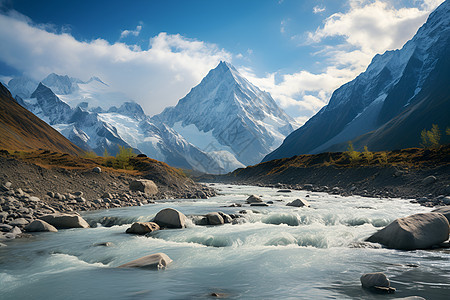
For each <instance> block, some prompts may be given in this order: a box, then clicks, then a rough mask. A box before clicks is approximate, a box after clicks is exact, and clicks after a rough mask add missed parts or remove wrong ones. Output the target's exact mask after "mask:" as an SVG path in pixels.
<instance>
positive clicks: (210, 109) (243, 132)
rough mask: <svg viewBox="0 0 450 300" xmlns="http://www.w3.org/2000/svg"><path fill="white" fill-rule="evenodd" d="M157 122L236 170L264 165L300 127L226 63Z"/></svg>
mask: <svg viewBox="0 0 450 300" xmlns="http://www.w3.org/2000/svg"><path fill="white" fill-rule="evenodd" d="M152 120H155V121H157V122H161V123H165V124H167V125H168V126H169V127H172V128H173V129H174V130H175V131H177V132H178V133H179V134H181V135H182V136H183V137H184V138H185V139H186V140H187V141H189V142H190V143H192V144H193V145H195V146H197V147H198V148H200V149H201V150H203V151H204V152H208V153H210V154H211V155H213V156H215V157H216V158H218V159H219V158H220V159H221V160H223V159H226V160H227V161H228V163H233V164H235V167H242V166H244V165H250V164H255V163H257V162H259V161H260V160H261V159H262V158H263V157H264V155H266V154H267V153H269V152H270V151H272V150H274V149H275V148H276V147H278V146H279V145H280V144H281V142H282V141H283V139H284V138H285V137H286V136H287V135H288V134H289V133H291V132H292V131H293V127H292V125H293V124H295V122H294V121H293V120H292V119H291V118H290V117H289V116H288V115H286V113H284V111H282V110H281V109H280V108H279V107H278V105H277V104H276V103H275V101H274V100H273V99H272V97H271V96H270V94H268V93H266V92H264V91H261V90H260V89H259V88H257V87H256V86H254V85H253V84H251V83H250V82H249V81H248V80H247V79H245V78H244V77H243V76H242V75H241V74H240V73H239V72H238V71H237V70H236V69H235V68H234V67H233V66H232V65H231V64H229V63H226V62H221V63H220V64H219V65H218V66H217V67H216V68H215V69H213V70H211V71H210V72H209V73H208V75H207V76H206V77H205V78H204V79H203V80H202V81H201V83H200V84H199V85H197V86H196V87H194V88H193V89H192V90H191V91H190V92H189V94H187V95H186V96H185V97H184V98H183V99H181V100H180V101H179V102H178V104H177V105H176V106H175V107H170V108H166V109H165V110H164V111H163V112H162V113H161V114H159V115H156V116H154V117H153V118H152ZM224 163H226V162H224Z"/></svg>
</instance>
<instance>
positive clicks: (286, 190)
mask: <svg viewBox="0 0 450 300" xmlns="http://www.w3.org/2000/svg"><path fill="white" fill-rule="evenodd" d="M290 192H292V191H291V190H288V189H282V190H278V191H277V193H290Z"/></svg>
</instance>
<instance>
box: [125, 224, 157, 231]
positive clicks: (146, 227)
mask: <svg viewBox="0 0 450 300" xmlns="http://www.w3.org/2000/svg"><path fill="white" fill-rule="evenodd" d="M156 230H159V225H158V224H156V223H154V222H134V223H133V225H131V227H130V228H128V229H127V231H126V233H131V234H146V233H149V232H153V231H156Z"/></svg>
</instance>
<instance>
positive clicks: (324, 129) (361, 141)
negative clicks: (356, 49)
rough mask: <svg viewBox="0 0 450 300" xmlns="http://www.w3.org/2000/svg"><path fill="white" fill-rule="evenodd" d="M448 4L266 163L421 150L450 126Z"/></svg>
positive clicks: (334, 97) (348, 86)
mask: <svg viewBox="0 0 450 300" xmlns="http://www.w3.org/2000/svg"><path fill="white" fill-rule="evenodd" d="M449 49H450V2H449V1H446V2H444V3H442V4H441V5H440V6H439V7H438V8H437V9H436V10H435V11H434V12H433V13H431V14H430V16H429V18H428V20H427V22H426V23H425V24H424V25H423V26H422V27H421V28H420V29H419V30H418V31H417V33H416V35H415V36H414V37H413V38H412V39H411V40H410V41H408V42H407V43H406V44H405V45H404V46H403V47H402V49H400V50H395V51H387V52H385V53H384V54H382V55H376V56H375V57H374V58H373V60H372V62H371V63H370V65H369V66H368V68H367V70H366V71H365V72H363V73H362V74H360V75H359V76H358V77H356V78H355V79H354V80H352V81H350V82H348V83H346V84H344V85H343V86H341V87H340V88H338V89H337V90H336V91H334V93H333V95H332V97H331V99H330V102H329V104H328V105H327V106H325V107H323V108H322V109H321V110H320V111H319V112H318V113H317V114H316V115H315V116H313V117H312V118H311V119H310V120H309V121H308V122H306V124H305V125H303V126H302V127H301V128H299V129H297V130H296V131H294V132H293V133H292V134H290V135H289V136H288V137H287V138H286V140H285V141H284V142H283V144H282V145H281V146H280V147H279V148H278V149H277V150H275V151H274V152H272V153H270V154H269V155H267V156H266V157H265V158H264V160H263V161H268V160H271V159H275V158H283V157H291V156H294V155H298V154H305V153H319V152H324V151H342V150H345V149H346V148H347V142H348V141H350V140H352V141H353V144H354V145H355V146H356V148H357V149H358V148H359V149H361V148H362V147H363V146H365V145H367V146H368V148H369V149H371V150H393V149H399V148H406V147H414V146H419V143H420V132H421V130H423V129H430V128H431V125H432V124H438V125H439V127H440V128H442V129H445V128H446V127H448V126H449V125H450V117H449V112H450V98H449V95H450V93H449V88H450V76H449V74H450V63H449V57H450V51H449Z"/></svg>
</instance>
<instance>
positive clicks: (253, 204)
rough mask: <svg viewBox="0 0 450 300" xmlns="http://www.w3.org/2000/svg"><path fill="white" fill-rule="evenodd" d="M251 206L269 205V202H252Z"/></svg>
mask: <svg viewBox="0 0 450 300" xmlns="http://www.w3.org/2000/svg"><path fill="white" fill-rule="evenodd" d="M250 206H269V204H267V203H264V202H262V203H252V204H250Z"/></svg>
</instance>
